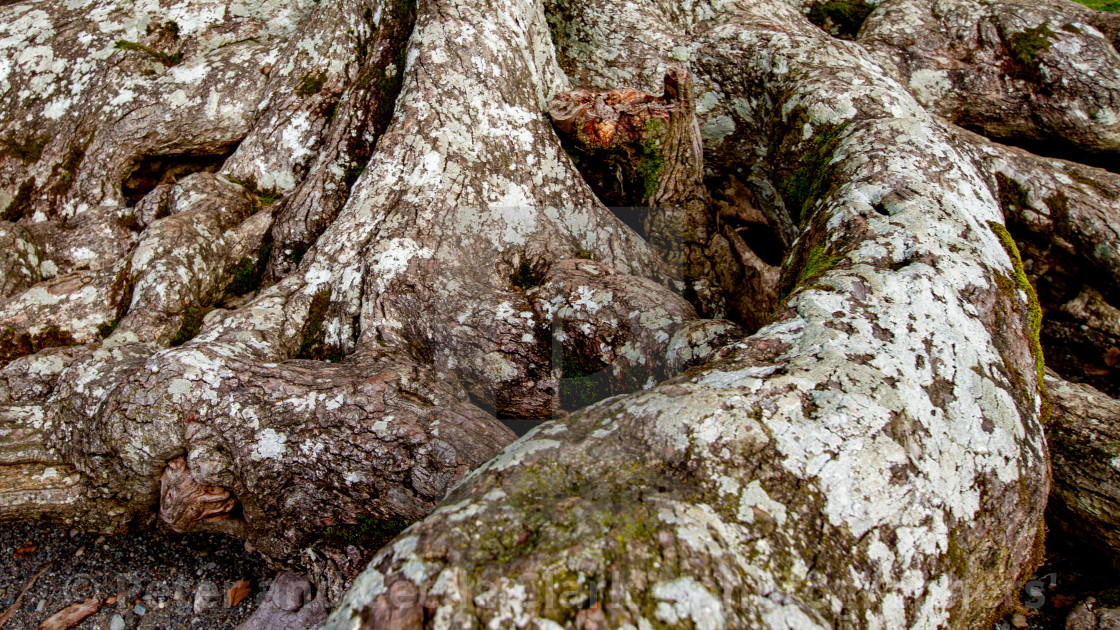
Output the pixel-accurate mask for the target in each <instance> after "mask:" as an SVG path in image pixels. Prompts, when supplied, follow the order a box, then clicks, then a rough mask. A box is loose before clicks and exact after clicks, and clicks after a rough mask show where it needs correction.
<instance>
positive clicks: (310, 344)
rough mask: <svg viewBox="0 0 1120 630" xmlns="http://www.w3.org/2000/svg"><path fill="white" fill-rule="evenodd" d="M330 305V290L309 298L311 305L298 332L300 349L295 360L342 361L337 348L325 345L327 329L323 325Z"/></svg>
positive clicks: (324, 290)
mask: <svg viewBox="0 0 1120 630" xmlns="http://www.w3.org/2000/svg"><path fill="white" fill-rule="evenodd" d="M330 305H331V290H330V289H329V288H327V289H323V290H322V291H319V292H318V293H316V294H315V295H314V296H313V297H312V298H311V305H310V306H309V307H308V309H307V319H306V320H305V321H304V322H303V330H301V331H300V347H299V351H298V352H297V353H296V358H297V359H311V360H315V361H334V362H338V361H340V360H342V353H341V351H340V350H339V349H338V348H335V347H331V346H328V345H327V343H326V338H327V329H326V327H325V326H324V325H323V324H324V323H326V320H327V311H328V309H329V308H330Z"/></svg>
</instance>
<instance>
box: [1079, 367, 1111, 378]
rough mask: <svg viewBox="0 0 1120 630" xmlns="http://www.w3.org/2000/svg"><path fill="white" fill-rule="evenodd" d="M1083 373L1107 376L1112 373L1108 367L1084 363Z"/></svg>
mask: <svg viewBox="0 0 1120 630" xmlns="http://www.w3.org/2000/svg"><path fill="white" fill-rule="evenodd" d="M1085 373H1086V374H1088V375H1090V376H1108V375H1109V374H1111V373H1112V370H1110V369H1108V368H1102V367H1095V366H1092V365H1086V366H1085Z"/></svg>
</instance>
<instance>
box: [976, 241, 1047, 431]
mask: <svg viewBox="0 0 1120 630" xmlns="http://www.w3.org/2000/svg"><path fill="white" fill-rule="evenodd" d="M988 226H989V228H990V229H991V230H992V232H993V233H994V234H995V235H996V237H997V238H998V239H999V242H1000V245H1002V246H1003V249H1004V251H1006V252H1007V256H1008V258H1010V259H1011V265H1012V269H1013V274H1012V282H1013V284H1012V285H1011V286H1010V287H1007V286H1003V287H1001V288H1002V289H1003V290H1004V291H1005V292H1007V293H1010V294H1011V295H1008V297H1009V298H1012V300H1013V302H1015V303H1021V301H1020V298H1019V296H1018V293H1019V292H1022V294H1023V295H1025V296H1026V304H1025V313H1024V314H1025V317H1026V329H1027V335H1028V342H1029V343H1030V351H1031V356H1032V357H1033V358H1034V369H1035V378H1036V379H1037V383H1038V393H1039V396H1040V397H1041V398H1042V409H1041V417H1042V421H1043V422H1046V421H1047V420H1048V419H1049V418H1050V397H1049V395H1048V394H1047V392H1046V383H1045V381H1044V378H1045V376H1046V362H1045V360H1044V358H1043V355H1042V342H1041V339H1040V336H1041V334H1042V306H1041V304H1040V303H1039V301H1038V293H1036V292H1035V290H1034V286H1033V285H1031V281H1030V279H1029V278H1027V273H1026V270H1025V269H1024V268H1023V259H1022V256H1020V254H1019V247H1018V245H1016V244H1015V239H1014V237H1012V236H1011V233H1010V232H1008V231H1007V228H1005V227H1004V226H1003V225H1001V224H999V223H997V222H995V221H990V222H988Z"/></svg>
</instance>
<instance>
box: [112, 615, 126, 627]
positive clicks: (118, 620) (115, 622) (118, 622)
mask: <svg viewBox="0 0 1120 630" xmlns="http://www.w3.org/2000/svg"><path fill="white" fill-rule="evenodd" d="M109 630H124V617H121V616H120V615H113V618H112V619H110V620H109Z"/></svg>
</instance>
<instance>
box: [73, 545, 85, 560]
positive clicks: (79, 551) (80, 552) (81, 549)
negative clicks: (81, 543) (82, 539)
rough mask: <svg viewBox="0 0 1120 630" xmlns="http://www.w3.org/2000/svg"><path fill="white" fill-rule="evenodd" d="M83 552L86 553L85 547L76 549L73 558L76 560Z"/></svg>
mask: <svg viewBox="0 0 1120 630" xmlns="http://www.w3.org/2000/svg"><path fill="white" fill-rule="evenodd" d="M85 552H86V548H85V547H78V550H77V551H75V552H74V557H75V558H77V557H78V556H80V555H82V554H83V553H85Z"/></svg>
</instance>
